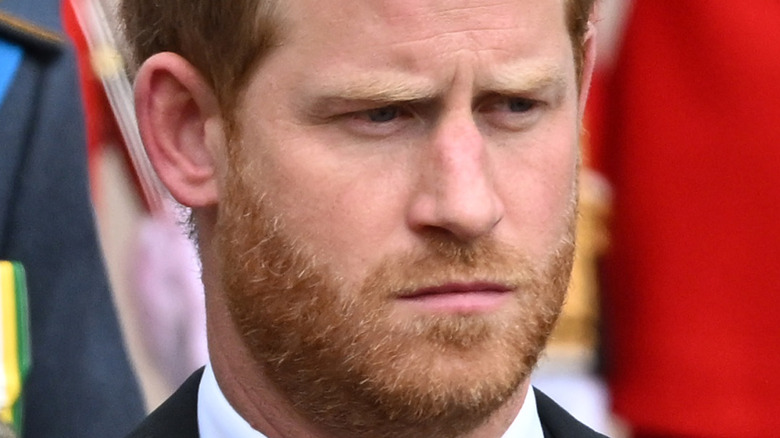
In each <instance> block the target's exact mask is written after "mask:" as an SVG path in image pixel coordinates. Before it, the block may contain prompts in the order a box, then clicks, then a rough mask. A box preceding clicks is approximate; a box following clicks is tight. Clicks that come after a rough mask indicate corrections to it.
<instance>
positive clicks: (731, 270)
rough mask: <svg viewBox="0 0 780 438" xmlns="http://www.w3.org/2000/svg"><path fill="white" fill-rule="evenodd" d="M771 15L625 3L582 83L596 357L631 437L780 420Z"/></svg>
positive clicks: (768, 429) (773, 8) (778, 37)
mask: <svg viewBox="0 0 780 438" xmlns="http://www.w3.org/2000/svg"><path fill="white" fill-rule="evenodd" d="M624 3H625V2H624ZM625 10H629V9H627V8H624V11H625ZM778 23H780V2H778V1H776V0H752V1H747V2H734V1H711V0H687V1H684V2H668V1H667V2H664V1H655V0H634V1H633V5H632V7H631V9H630V14H629V15H628V20H627V25H626V27H625V32H624V33H623V35H622V44H621V45H619V46H616V49H617V50H616V51H615V52H614V53H612V55H611V56H614V62H613V63H611V65H610V66H609V68H607V69H604V70H603V71H602V72H601V73H602V76H601V78H600V82H597V84H596V89H595V90H594V95H593V97H594V99H593V100H592V101H591V108H590V109H591V113H590V115H591V116H592V118H591V122H592V123H591V125H590V128H591V129H590V130H591V140H592V142H593V143H594V146H595V151H596V159H595V160H594V161H595V162H596V163H597V167H599V168H600V169H601V170H602V171H603V172H604V173H605V174H606V175H607V177H608V180H609V181H610V183H611V185H612V188H613V195H614V204H613V219H612V235H611V251H610V253H609V256H608V260H607V263H606V266H605V271H604V272H605V274H606V275H605V277H604V284H603V285H604V291H605V293H604V297H603V314H604V324H605V327H604V331H603V333H604V336H605V355H604V358H605V362H604V367H605V371H606V375H607V381H608V383H609V389H610V393H611V397H612V405H613V409H614V411H615V412H616V413H617V415H619V416H621V417H622V418H624V419H625V420H626V421H627V422H628V423H629V425H630V426H631V428H632V429H633V434H634V436H636V437H690V438H696V437H714V438H718V437H722V438H728V437H734V438H736V437H755V438H760V437H774V436H777V431H778V430H780V415H778V408H779V407H780V379H779V378H778V377H777V368H778V364H780V348H778V345H780V318H778V316H777V310H776V308H777V306H778V304H779V301H778V300H779V298H778V296H780V295H779V293H780V209H778V208H777V205H778V202H780V171H779V170H780V50H779V49H778V48H777V43H778V41H780V26H778Z"/></svg>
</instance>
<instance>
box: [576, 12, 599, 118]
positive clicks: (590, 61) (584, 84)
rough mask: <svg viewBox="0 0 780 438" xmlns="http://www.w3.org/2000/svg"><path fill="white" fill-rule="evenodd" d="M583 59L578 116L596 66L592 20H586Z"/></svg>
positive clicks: (585, 99)
mask: <svg viewBox="0 0 780 438" xmlns="http://www.w3.org/2000/svg"><path fill="white" fill-rule="evenodd" d="M583 44H584V46H585V50H584V55H585V57H584V59H583V60H582V78H581V79H580V80H581V82H580V95H579V99H578V104H579V110H580V117H582V116H583V114H585V104H586V103H587V101H588V92H589V91H590V81H591V79H592V78H593V69H594V68H595V66H596V26H595V24H594V23H593V21H592V20H591V21H589V22H588V30H587V33H586V34H585V40H584V43H583Z"/></svg>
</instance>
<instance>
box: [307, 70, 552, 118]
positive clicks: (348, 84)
mask: <svg viewBox="0 0 780 438" xmlns="http://www.w3.org/2000/svg"><path fill="white" fill-rule="evenodd" d="M346 77H348V78H349V79H346ZM475 80H476V81H477V83H476V84H475V89H476V91H477V94H485V93H497V94H507V95H515V94H521V95H522V94H538V93H551V96H550V98H551V99H553V100H560V99H562V98H563V97H564V96H565V95H566V91H567V81H566V76H565V74H564V73H563V71H562V70H561V69H560V68H559V67H557V66H555V65H552V64H539V65H533V64H529V63H528V62H527V61H526V62H523V61H520V62H516V63H510V64H505V65H501V66H500V67H496V68H492V69H490V71H488V72H487V74H486V75H485V76H484V77H483V78H476V79H475ZM441 93H442V90H440V89H438V88H437V87H436V86H435V85H433V83H431V82H429V81H427V80H426V79H425V78H423V77H421V76H418V75H414V74H408V73H405V72H400V71H387V72H386V71H379V72H377V71H372V72H366V73H362V74H348V75H344V76H342V77H339V78H334V79H333V80H330V81H328V80H325V81H321V82H319V83H318V84H317V87H316V88H312V89H310V90H309V93H307V94H308V95H309V96H311V100H310V101H309V105H308V106H307V107H308V108H309V109H311V110H313V112H314V113H319V112H320V111H319V110H328V109H332V108H333V107H337V106H338V105H339V104H347V103H349V102H375V103H385V102H387V103H393V102H417V101H431V100H434V99H436V97H437V96H440V95H441ZM326 112H327V111H326Z"/></svg>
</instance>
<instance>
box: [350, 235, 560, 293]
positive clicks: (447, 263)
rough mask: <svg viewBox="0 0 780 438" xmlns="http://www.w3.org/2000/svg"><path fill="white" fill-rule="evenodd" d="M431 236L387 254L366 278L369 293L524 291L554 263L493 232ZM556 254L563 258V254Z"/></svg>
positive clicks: (365, 286) (554, 256)
mask: <svg viewBox="0 0 780 438" xmlns="http://www.w3.org/2000/svg"><path fill="white" fill-rule="evenodd" d="M425 240H426V242H425V244H424V245H421V247H420V248H418V249H415V250H410V251H407V252H405V253H402V254H394V255H392V256H388V257H386V258H385V259H383V260H382V261H381V262H380V263H379V264H378V265H377V266H376V267H375V269H373V271H372V273H371V274H370V275H369V277H368V278H367V279H366V282H365V284H364V289H365V290H366V292H368V293H372V292H373V293H377V292H378V291H379V290H381V291H382V292H381V293H382V294H383V295H390V296H395V297H405V296H411V295H414V294H416V293H417V292H418V291H419V290H421V289H426V288H436V287H439V286H442V285H447V284H449V285H475V284H485V285H493V286H494V287H498V288H500V289H504V290H519V289H525V288H527V287H529V286H531V285H532V284H533V283H534V282H536V281H538V279H539V278H540V277H545V274H546V269H545V267H548V266H549V265H550V263H548V260H537V261H534V260H531V258H530V257H528V256H527V255H526V254H525V253H524V252H523V251H522V249H518V248H513V247H510V246H509V245H507V244H504V243H501V242H498V241H496V240H495V239H493V238H489V237H486V238H482V239H480V240H477V241H472V242H462V241H458V240H454V239H451V238H442V237H441V236H435V237H429V238H426V239H425ZM564 252H565V251H564ZM552 257H553V258H554V259H555V260H556V261H557V259H559V257H558V256H557V254H553V255H552ZM553 264H554V265H556V266H558V265H557V262H556V263H553ZM369 291H371V292H369Z"/></svg>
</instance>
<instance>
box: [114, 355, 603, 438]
mask: <svg viewBox="0 0 780 438" xmlns="http://www.w3.org/2000/svg"><path fill="white" fill-rule="evenodd" d="M202 375H203V369H200V370H198V371H196V372H195V373H194V374H193V375H192V376H190V378H189V379H187V381H186V382H184V384H182V386H181V387H180V388H179V389H178V390H177V391H176V393H174V394H173V395H172V396H171V397H170V398H169V399H168V400H167V401H166V402H165V403H163V404H162V405H161V406H160V407H159V408H157V410H155V411H154V412H152V414H151V415H149V417H147V418H146V420H145V421H144V422H143V423H142V424H141V425H140V426H139V427H138V429H136V430H135V432H133V433H132V434H130V435H129V436H128V437H127V438H198V437H199V436H200V435H199V433H198V420H197V405H198V386H199V384H200V378H201V376H202ZM534 391H535V393H536V405H537V409H538V411H539V418H540V419H541V422H542V429H543V430H544V436H545V438H604V435H601V434H599V433H596V432H594V431H593V430H591V429H589V428H588V427H587V426H585V425H584V424H582V423H580V422H579V421H577V420H576V419H575V418H574V417H572V416H571V415H570V414H569V413H568V412H566V411H565V410H564V409H563V408H561V407H560V406H558V405H557V404H556V403H555V402H554V401H552V400H551V399H550V398H549V397H547V396H546V395H544V393H542V392H541V391H539V390H538V389H534Z"/></svg>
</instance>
